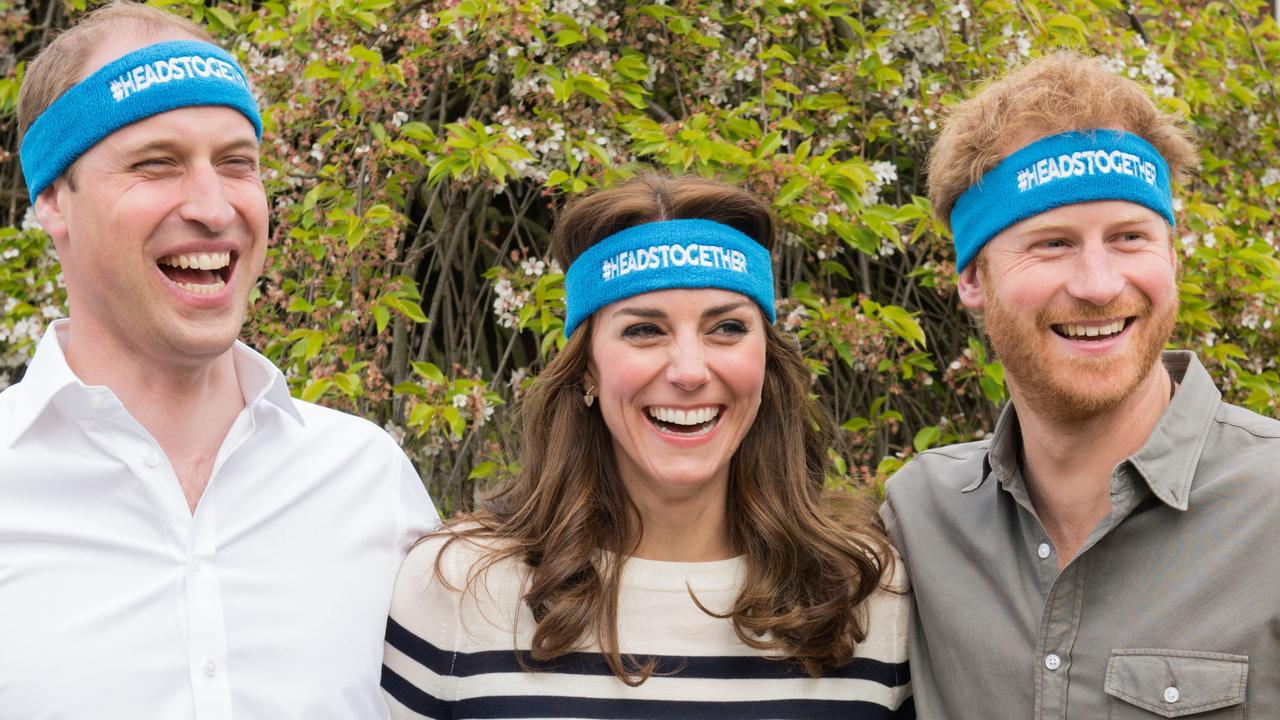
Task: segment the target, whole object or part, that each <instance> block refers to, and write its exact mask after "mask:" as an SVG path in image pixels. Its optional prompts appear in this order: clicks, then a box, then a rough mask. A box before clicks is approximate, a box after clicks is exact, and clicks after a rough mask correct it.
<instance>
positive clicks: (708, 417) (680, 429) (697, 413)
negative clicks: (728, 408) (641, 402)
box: [646, 405, 721, 437]
mask: <svg viewBox="0 0 1280 720" xmlns="http://www.w3.org/2000/svg"><path fill="white" fill-rule="evenodd" d="M720 410H721V408H720V406H718V405H713V406H710V407H702V408H695V409H693V410H682V409H679V408H668V407H656V406H655V407H649V408H646V412H647V413H648V415H649V419H650V420H651V421H653V424H654V426H655V427H657V428H658V430H659V431H661V432H664V433H669V434H671V435H679V436H681V437H699V436H702V435H706V434H707V433H709V432H711V431H712V430H713V429H715V426H716V423H718V422H720Z"/></svg>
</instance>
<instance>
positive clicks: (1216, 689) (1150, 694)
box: [1106, 649, 1249, 720]
mask: <svg viewBox="0 0 1280 720" xmlns="http://www.w3.org/2000/svg"><path fill="white" fill-rule="evenodd" d="M1248 679H1249V658H1248V657H1247V656H1244V655H1227V654H1225V653H1212V652H1199V651H1195V650H1147V649H1140V650H1113V651H1112V652H1111V659H1110V660H1109V661H1108V662H1107V679H1106V692H1107V695H1110V697H1109V698H1107V703H1108V704H1107V707H1108V710H1109V713H1108V715H1109V717H1110V720H1144V719H1145V720H1151V719H1152V718H1180V717H1188V718H1194V720H1227V718H1243V717H1244V708H1245V705H1244V700H1245V684H1246V683H1247V681H1248Z"/></svg>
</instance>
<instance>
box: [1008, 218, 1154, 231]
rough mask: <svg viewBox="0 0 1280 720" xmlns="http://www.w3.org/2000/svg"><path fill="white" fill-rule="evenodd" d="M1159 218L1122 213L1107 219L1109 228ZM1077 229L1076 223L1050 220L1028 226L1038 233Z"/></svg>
mask: <svg viewBox="0 0 1280 720" xmlns="http://www.w3.org/2000/svg"><path fill="white" fill-rule="evenodd" d="M1158 219H1159V218H1154V219H1153V218H1149V217H1145V216H1142V215H1133V216H1125V215H1121V216H1118V217H1115V218H1113V219H1109V220H1107V222H1106V225H1107V227H1108V228H1115V227H1119V226H1129V227H1131V226H1134V225H1145V224H1148V223H1151V222H1153V221H1155V220H1158ZM1076 229H1077V226H1076V225H1074V224H1069V223H1054V222H1049V223H1045V224H1043V225H1032V226H1031V227H1029V228H1027V232H1028V233H1037V234H1039V233H1062V234H1064V235H1065V234H1074V233H1075V231H1076Z"/></svg>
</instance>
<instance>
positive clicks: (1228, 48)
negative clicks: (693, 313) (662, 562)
mask: <svg viewBox="0 0 1280 720" xmlns="http://www.w3.org/2000/svg"><path fill="white" fill-rule="evenodd" d="M159 4H161V5H165V6H167V7H169V8H170V9H171V10H172V11H174V12H178V13H182V14H186V15H189V16H191V17H194V18H195V19H197V20H198V21H201V22H204V23H206V24H207V25H208V26H209V28H210V29H211V31H213V32H214V33H215V34H216V35H218V36H220V37H221V38H222V39H223V41H224V42H225V43H226V45H227V46H228V47H230V48H231V49H232V50H233V51H235V52H236V53H238V55H239V56H240V57H241V59H242V62H243V64H244V65H245V67H246V69H247V70H248V72H249V73H250V75H251V76H252V78H253V80H254V83H255V85H256V90H257V92H258V94H259V95H260V97H261V100H262V104H263V107H264V110H265V112H264V120H265V125H266V133H265V135H264V138H263V155H264V165H263V167H264V179H265V181H266V184H267V188H268V191H269V193H270V195H271V197H272V200H273V203H274V204H273V207H274V216H273V225H272V248H271V251H270V257H269V259H268V266H267V267H268V269H267V272H266V273H265V275H264V277H263V279H262V281H261V283H260V285H259V287H258V289H257V291H256V292H255V297H254V303H253V308H252V313H251V319H250V322H249V325H248V327H247V328H246V339H247V340H248V342H249V343H250V344H252V345H253V346H255V347H257V348H259V349H261V350H262V351H264V352H265V353H266V354H267V355H268V356H269V357H271V358H272V359H273V360H274V361H275V362H277V363H278V364H279V365H280V366H281V367H282V368H283V369H284V371H285V373H286V375H287V376H288V378H289V382H290V385H291V387H292V388H293V390H294V392H295V393H297V394H298V395H299V396H301V397H303V398H306V399H308V400H314V401H317V402H322V403H325V404H329V405H333V406H336V407H340V408H342V409H345V410H349V411H352V412H356V413H359V414H362V415H365V416H367V417H370V418H372V419H374V420H375V421H376V422H378V423H379V424H381V425H383V426H385V427H387V428H388V429H389V430H391V431H392V432H393V434H394V435H396V437H398V438H400V439H401V441H402V442H403V444H404V446H405V448H406V450H407V451H408V452H409V453H410V454H411V455H412V456H413V457H414V458H415V460H416V461H417V462H418V467H419V469H420V471H421V472H422V474H423V477H424V478H425V479H426V481H427V482H428V484H429V486H430V488H431V490H432V492H433V495H434V496H435V497H436V498H437V500H438V501H439V502H440V504H441V505H442V507H443V508H445V509H446V510H455V509H457V508H460V507H464V506H466V505H467V504H468V503H469V502H470V501H471V498H472V496H473V493H474V489H475V487H476V486H477V484H478V483H483V482H486V481H488V480H490V479H492V478H494V477H496V476H499V475H501V474H502V473H504V472H509V471H510V470H511V466H510V465H509V464H508V463H509V462H510V461H511V459H512V458H513V457H515V456H516V454H517V451H518V447H517V446H516V445H515V444H514V440H512V439H511V438H510V437H506V436H505V434H504V432H503V429H504V427H506V425H507V423H505V422H504V421H505V420H506V419H507V418H508V411H509V409H510V408H512V407H513V402H512V401H514V400H516V399H517V398H518V395H519V394H520V392H521V391H522V390H523V388H524V387H525V384H526V383H527V382H529V378H531V377H533V376H536V374H537V372H538V370H539V369H540V368H541V367H542V366H543V365H544V364H545V362H546V360H547V358H548V357H549V356H550V355H551V354H552V353H554V352H556V350H557V348H558V347H559V346H560V344H561V343H562V337H561V323H562V315H563V274H562V273H563V268H559V267H556V266H555V264H554V263H552V262H551V261H550V259H549V258H548V231H547V228H548V227H549V225H550V223H551V221H552V219H553V218H554V215H555V211H556V208H557V207H558V205H559V203H561V202H562V201H563V200H564V199H565V198H566V197H569V196H571V195H574V194H576V193H581V192H584V191H587V190H589V189H592V188H595V187H599V186H601V185H604V184H608V183H610V182H612V181H614V180H616V179H617V178H620V177H626V176H629V175H632V174H634V173H635V172H637V171H639V170H641V169H643V168H646V167H658V168H662V169H665V170H669V171H671V172H677V173H684V172H690V173H701V174H705V175H714V176H719V177H723V178H726V179H729V180H732V181H736V182H741V183H743V184H744V185H746V186H747V187H749V188H751V189H752V190H754V191H755V192H758V193H760V194H761V195H763V196H765V197H768V198H771V199H772V201H773V204H774V208H775V209H776V212H777V214H778V217H779V219H780V221H781V227H782V232H783V242H782V244H781V248H780V249H779V250H778V252H777V253H776V260H777V267H778V276H779V280H780V284H781V287H782V289H783V296H782V299H781V308H780V310H781V312H780V314H779V317H780V319H781V322H782V323H783V325H784V326H785V327H786V328H787V329H789V330H791V331H793V332H795V333H796V334H797V335H798V336H799V337H800V338H801V339H802V341H803V342H804V345H805V347H806V353H807V356H808V357H809V359H810V365H811V368H812V369H813V375H814V392H815V393H816V394H817V395H818V396H819V397H820V398H822V400H823V402H824V403H826V405H827V406H828V407H829V409H830V410H831V412H832V413H833V414H834V416H835V417H836V418H837V420H838V421H839V422H840V423H842V424H843V433H842V435H841V437H840V438H839V442H838V443H837V446H836V447H835V448H833V449H832V452H833V455H834V457H835V458H836V460H837V468H838V469H840V470H841V473H842V477H838V478H833V483H843V484H851V485H855V486H856V485H859V484H862V483H868V482H869V483H871V484H872V485H873V486H874V484H875V483H876V482H878V481H879V480H880V479H881V478H883V477H884V475H885V474H886V473H888V472H891V471H892V470H893V469H895V468H896V467H897V466H898V465H899V464H900V463H901V462H902V460H903V459H904V458H905V457H907V456H909V455H910V454H911V453H914V452H918V451H920V450H922V449H924V448H927V447H929V446H932V445H936V444H940V443H948V442H955V441H959V440H969V439H973V438H976V437H981V436H982V435H983V434H984V433H986V432H988V431H990V429H991V427H992V424H993V421H994V418H995V415H996V410H997V405H998V403H999V402H1001V401H1003V400H1004V399H1005V397H1006V396H1005V388H1004V384H1003V380H1004V378H1003V370H1002V368H1001V366H1000V364H999V362H998V361H996V360H995V359H994V358H992V357H991V355H990V353H989V352H988V351H987V350H986V348H985V346H984V344H983V342H982V340H981V338H980V335H979V333H978V331H977V329H976V328H975V326H974V325H973V323H972V321H971V320H970V319H969V318H968V317H967V316H966V315H965V314H964V313H963V311H962V310H960V309H959V306H958V303H957V301H956V299H955V293H954V276H955V269H954V263H953V261H952V253H951V250H950V247H949V237H948V234H947V232H946V230H945V228H943V227H942V226H940V225H939V224H938V223H937V222H936V221H934V220H933V219H932V217H931V215H930V207H929V204H928V202H927V201H926V200H925V199H924V198H923V197H922V196H923V195H924V184H923V183H924V180H923V177H922V174H923V161H924V158H925V155H926V152H927V149H928V146H929V142H930V139H931V137H932V135H933V133H934V132H935V131H936V129H937V123H938V120H939V118H940V117H941V115H942V114H943V113H944V112H945V109H946V107H947V106H948V105H949V104H952V103H954V102H955V101H956V99H957V98H958V97H959V96H961V95H962V94H964V93H965V92H966V90H967V88H969V87H970V86H971V85H972V84H973V83H975V82H977V81H979V80H981V79H983V78H985V77H989V76H992V75H994V74H997V73H999V72H1001V71H1002V70H1003V69H1004V68H1005V67H1007V66H1008V65H1009V64H1010V63H1013V62H1017V61H1019V60H1021V59H1023V58H1026V57H1029V56H1032V55H1036V54H1040V53H1043V52H1047V51H1049V50H1051V49H1053V48H1055V47H1063V46H1067V47H1077V48H1084V49H1087V50H1088V51H1089V52H1092V53H1095V54H1098V55H1100V56H1102V57H1103V58H1104V59H1105V62H1106V63H1107V65H1108V67H1110V68H1111V69H1112V70H1113V71H1114V72H1117V73H1122V74H1125V75H1126V76H1129V77H1132V78H1134V79H1136V80H1138V81H1140V82H1142V83H1143V84H1145V85H1146V86H1148V87H1149V88H1150V90H1151V92H1152V94H1153V96H1154V97H1155V98H1156V99H1157V101H1158V102H1159V103H1161V104H1162V105H1163V106H1165V107H1166V108H1169V109H1172V110H1177V111H1179V112H1181V113H1183V114H1184V115H1185V116H1187V117H1188V118H1190V120H1191V121H1192V122H1193V124H1194V126H1195V131H1196V134H1197V136H1198V138H1199V140H1200V142H1201V144H1202V148H1203V149H1202V155H1203V160H1204V171H1203V172H1202V173H1201V174H1200V175H1199V177H1198V178H1196V179H1195V180H1194V181H1193V182H1192V183H1191V185H1190V186H1189V187H1187V188H1184V191H1183V192H1182V194H1181V201H1180V203H1179V206H1178V208H1177V212H1178V223H1179V224H1178V234H1179V236H1180V247H1181V250H1182V253H1183V270H1182V282H1181V299H1182V308H1181V312H1180V315H1179V325H1178V330H1177V336H1176V338H1175V343H1176V344H1177V345H1179V346H1183V347H1190V348H1194V349H1196V350H1198V351H1199V352H1200V353H1201V354H1202V356H1203V357H1204V359H1205V361H1206V362H1207V363H1208V364H1209V366H1210V367H1211V369H1212V370H1213V372H1214V373H1215V374H1216V375H1217V376H1218V377H1219V378H1220V381H1221V384H1222V385H1223V388H1224V390H1225V393H1226V395H1227V396H1228V398H1229V399H1231V400H1233V401H1236V402H1241V403H1244V404H1245V405H1247V406H1249V407H1251V408H1253V409H1256V410H1259V411H1262V412H1265V413H1269V414H1274V413H1275V411H1276V409H1277V391H1278V390H1280V375H1278V374H1277V370H1276V366H1275V358H1276V356H1277V352H1278V351H1280V348H1278V347H1277V334H1276V333H1275V332H1274V331H1273V324H1274V322H1275V321H1276V319H1277V318H1276V312H1277V311H1276V308H1277V306H1278V304H1280V303H1278V302H1277V301H1278V300H1280V288H1278V287H1277V278H1280V263H1278V262H1277V260H1276V256H1275V249H1276V242H1277V240H1276V235H1275V230H1274V227H1273V225H1272V223H1271V222H1270V218H1271V217H1272V215H1273V214H1274V213H1275V212H1276V209H1277V203H1278V202H1280V160H1278V159H1277V156H1276V147H1275V145H1276V135H1277V128H1280V119H1278V118H1277V108H1278V106H1277V98H1276V88H1275V83H1274V81H1273V79H1272V77H1273V69H1274V68H1276V67H1277V66H1280V33H1278V32H1277V28H1276V25H1275V23H1274V21H1273V20H1272V19H1271V17H1270V16H1269V14H1268V5H1267V3H1265V2H1263V1H1262V0H1235V1H1234V2H1226V3H1205V4H1200V3H1180V2H1174V1H1172V0H1139V1H1138V2H1135V3H1125V2H1120V0H1057V1H1056V2H1049V1H1048V0H1019V1H1014V0H987V1H986V2H983V3H982V4H981V5H980V6H977V5H975V4H974V3H972V2H968V1H966V0H959V1H954V2H950V1H939V2H921V1H918V0H868V2H864V3H857V4H854V3H849V2H846V1H845V0H736V1H735V2H730V3H721V2H707V1H706V0H665V1H664V0H655V1H653V2H645V1H643V0H629V1H623V0H612V1H608V2H603V1H602V2H598V1H597V0H544V1H543V2H533V1H528V2H520V1H516V0H437V1H431V2H408V1H407V0H332V1H330V0H325V1H323V2H322V1H320V0H290V1H289V2H285V1H284V0H276V1H267V2H249V1H248V0H245V1H244V2H219V3H215V4H209V5H207V6H206V4H205V3H203V2H198V1H196V0H161V2H160V3H159ZM83 5H84V0H70V1H69V2H68V1H66V0H26V2H25V3H22V4H17V5H14V4H12V3H11V2H9V3H6V2H4V0H0V35H4V36H5V37H6V38H7V39H9V40H10V43H9V44H8V48H9V50H8V51H7V52H5V54H3V55H0V74H3V79H0V136H2V137H3V140H2V141H0V142H2V144H0V147H3V148H5V149H6V151H5V152H2V153H0V167H2V168H3V169H4V171H5V175H4V178H5V180H4V182H5V183H6V184H5V189H6V192H7V196H6V197H7V202H6V203H4V205H3V206H0V226H5V225H7V226H8V227H5V228H4V229H3V230H0V304H2V305H3V307H4V310H5V312H4V316H3V318H2V319H0V384H2V383H5V382H11V381H12V380H14V379H15V376H16V374H17V373H18V372H20V370H21V368H22V366H23V365H24V364H25V362H26V361H27V359H28V358H29V357H30V353H31V350H32V339H33V338H36V337H38V336H39V334H40V331H41V330H42V328H43V327H44V325H45V323H46V322H47V321H48V320H49V318H51V317H56V316H57V315H59V314H60V313H61V312H62V304H63V302H64V298H65V293H64V292H63V291H62V289H61V288H60V287H59V284H58V281H57V266H56V263H55V262H54V260H53V258H52V257H51V256H50V252H49V250H48V245H47V242H46V241H45V240H44V238H43V236H42V233H41V232H40V231H39V230H38V229H36V228H33V227H31V223H30V221H29V220H24V218H29V216H28V215H27V214H26V207H25V205H26V202H25V191H24V190H23V188H22V183H21V179H20V173H19V172H18V170H17V162H16V159H15V158H14V157H13V155H12V153H13V152H14V151H15V149H16V148H17V145H18V138H16V137H15V131H14V129H13V119H12V112H13V105H14V100H15V97H16V88H17V83H18V78H19V77H20V75H21V68H22V62H23V61H24V60H27V59H29V58H30V57H31V56H32V55H33V54H34V53H35V52H36V51H38V49H39V48H40V47H41V46H42V45H43V44H44V43H45V42H46V41H47V39H48V36H49V33H50V32H52V31H53V30H54V29H55V28H56V27H60V26H63V25H65V24H67V23H68V22H69V19H70V18H72V17H74V16H75V15H76V14H77V13H78V12H80V11H82V10H83V9H84V8H83Z"/></svg>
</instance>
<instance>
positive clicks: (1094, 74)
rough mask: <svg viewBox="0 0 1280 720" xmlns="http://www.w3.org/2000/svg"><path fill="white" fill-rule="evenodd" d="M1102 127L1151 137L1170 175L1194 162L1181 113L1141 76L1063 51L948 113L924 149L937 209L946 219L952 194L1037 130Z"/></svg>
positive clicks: (1181, 176) (1182, 175)
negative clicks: (1168, 108) (1166, 106)
mask: <svg viewBox="0 0 1280 720" xmlns="http://www.w3.org/2000/svg"><path fill="white" fill-rule="evenodd" d="M1100 128H1110V129H1116V130H1126V131H1128V132H1131V133H1133V134H1134V135H1137V136H1138V137H1141V138H1142V139H1143V140H1146V141H1147V142H1149V143H1151V145H1152V147H1154V148H1155V149H1156V150H1157V151H1158V152H1159V153H1160V155H1161V156H1162V157H1163V158H1164V161H1165V162H1166V163H1167V164H1168V165H1169V176H1170V178H1171V179H1172V180H1173V181H1174V182H1175V183H1177V182H1182V181H1184V180H1185V179H1186V176H1187V174H1188V173H1189V172H1190V171H1191V170H1194V169H1195V168H1196V167H1197V165H1198V164H1199V156H1198V154H1197V152H1196V145H1195V141H1194V140H1193V139H1192V137H1191V134H1190V133H1189V132H1188V130H1187V128H1186V124H1185V122H1184V120H1183V119H1182V118H1181V117H1180V116H1178V115H1176V114H1174V113H1169V112H1165V111H1163V110H1161V109H1159V108H1158V107H1156V105H1155V103H1154V102H1152V100H1151V97H1150V96H1149V95H1148V94H1147V93H1146V91H1144V90H1143V89H1142V87H1141V86H1139V85H1138V83H1136V82H1134V81H1132V80H1130V79H1129V78H1126V77H1123V76H1121V75H1117V74H1115V73H1112V72H1110V71H1108V70H1107V69H1105V68H1104V67H1103V66H1102V64H1101V63H1100V62H1099V61H1098V60H1097V59H1096V58H1091V57H1085V56H1083V55H1080V54H1078V53H1074V52H1068V51H1062V52H1057V53H1054V54H1052V55H1046V56H1044V57H1041V58H1037V59H1035V60H1032V61H1030V62H1028V63H1026V64H1025V65H1023V66H1021V67H1019V68H1017V69H1015V70H1014V71H1012V72H1010V73H1009V74H1007V75H1005V76H1004V77H1002V78H999V79H997V80H995V81H994V82H991V83H989V84H987V85H985V86H984V87H982V88H981V89H980V90H979V91H978V92H977V93H976V94H975V95H974V96H973V97H971V98H969V99H968V100H966V101H964V102H962V103H960V104H959V105H957V106H956V107H955V108H954V109H953V110H951V112H950V113H949V114H948V115H947V117H946V119H945V120H944V121H943V125H942V132H941V133H940V134H939V135H938V140H937V142H935V143H934V145H933V149H932V150H931V151H930V153H929V166H928V170H929V200H930V202H932V203H933V209H934V212H935V213H936V214H937V216H938V218H939V219H941V220H942V221H943V222H945V223H947V226H948V227H950V225H951V210H952V208H953V207H954V206H955V203H956V200H957V199H958V198H959V197H960V195H962V194H963V193H964V191H965V190H967V189H969V187H970V186H971V185H973V184H974V183H976V182H977V181H978V180H979V179H981V178H982V176H983V175H985V174H986V173H987V172H988V171H990V170H991V169H992V168H994V167H995V166H996V165H998V164H999V163H1000V161H1001V160H1003V159H1005V158H1006V157H1008V156H1009V155H1012V154H1013V153H1014V152H1016V151H1017V150H1019V149H1020V148H1022V147H1025V146H1027V145H1029V144H1030V143H1032V142H1034V141H1035V140H1038V139H1040V138H1042V137H1046V136H1049V135H1056V134H1058V133H1062V132H1068V131H1072V130H1075V131H1082V130H1094V129H1100Z"/></svg>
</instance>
